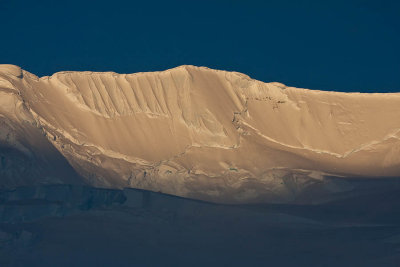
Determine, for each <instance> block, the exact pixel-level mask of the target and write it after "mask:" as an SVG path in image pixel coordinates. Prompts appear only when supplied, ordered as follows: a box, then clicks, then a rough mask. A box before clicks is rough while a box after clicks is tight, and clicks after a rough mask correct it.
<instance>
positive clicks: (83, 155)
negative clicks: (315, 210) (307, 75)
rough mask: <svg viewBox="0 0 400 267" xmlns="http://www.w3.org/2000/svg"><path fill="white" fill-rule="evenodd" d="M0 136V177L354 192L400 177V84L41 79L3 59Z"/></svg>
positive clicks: (210, 195)
mask: <svg viewBox="0 0 400 267" xmlns="http://www.w3.org/2000/svg"><path fill="white" fill-rule="evenodd" d="M0 146H1V149H0V151H1V153H0V156H1V162H0V164H2V165H1V166H2V167H1V168H0V170H1V171H0V179H1V181H0V184H1V186H3V187H10V186H18V185H26V184H30V183H80V182H81V183H87V184H90V185H93V186H97V187H110V188H123V187H134V188H141V189H149V190H152V191H161V192H163V193H169V194H174V195H178V196H184V197H190V198H195V199H203V200H209V201H216V202H226V203H245V202H295V201H296V200H299V199H309V200H311V201H313V198H315V199H317V198H321V197H322V198H323V197H324V196H329V195H332V194H338V193H341V192H347V191H351V190H352V187H353V185H352V184H351V183H349V182H347V180H352V179H357V177H359V179H366V178H375V179H378V178H379V179H382V178H388V177H396V176H400V93H398V94H397V93H390V94H389V93H387V94H386V93H385V94H366V93H339V92H326V91H317V90H307V89H298V88H293V87H286V86H285V85H283V84H280V83H264V82H260V81H257V80H253V79H251V78H249V77H248V76H246V75H244V74H241V73H236V72H227V71H219V70H212V69H208V68H205V67H194V66H180V67H177V68H174V69H170V70H166V71H162V72H149V73H135V74H116V73H113V72H105V73H96V72H59V73H56V74H54V75H52V76H50V77H47V76H46V77H41V78H38V77H37V76H35V75H33V74H31V73H29V72H27V71H24V70H21V69H20V68H19V67H17V66H13V65H0ZM10 155H17V156H15V157H16V158H17V159H18V160H11V158H12V156H10ZM10 162H12V163H10ZM19 162H20V163H19ZM26 162H28V163H29V164H28V163H26ZM14 165H17V166H19V167H20V168H22V170H20V169H18V168H16V167H15V166H14ZM71 166H72V168H71ZM78 174H79V175H78ZM332 177H336V178H335V179H333V178H332ZM350 177H351V179H350ZM361 177H362V178H361ZM314 196H315V197H314Z"/></svg>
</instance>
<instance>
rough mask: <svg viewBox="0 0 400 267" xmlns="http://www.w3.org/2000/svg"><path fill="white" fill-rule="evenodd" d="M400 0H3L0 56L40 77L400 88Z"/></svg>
mask: <svg viewBox="0 0 400 267" xmlns="http://www.w3.org/2000/svg"><path fill="white" fill-rule="evenodd" d="M300 2H301V3H300ZM397 2H398V1H362V0H355V1H351V0H349V1H332V2H330V1H294V0H293V1H284V0H281V1H256V0H242V1H239V0H230V1H229V0H214V1H207V0H202V1H190V0H186V1H177V0H168V1H149V0H147V1H140V2H139V1H121V0H113V1H110V0H109V1H103V0H98V1H85V0H81V1H78V0H71V1H54V0H52V1H48V0H41V1H24V0H21V1H13V0H0V25H1V27H0V29H1V35H0V63H12V64H16V65H19V66H21V67H23V68H24V69H26V70H28V71H30V72H33V73H35V74H37V75H39V76H43V75H49V74H52V73H54V72H56V71H61V70H92V71H109V70H112V71H115V72H119V73H132V72H138V71H152V70H163V69H167V68H171V67H175V66H178V65H182V64H192V65H201V66H208V67H211V68H217V69H225V70H235V71H239V72H243V73H246V74H248V75H250V76H251V77H253V78H256V79H259V80H262V81H266V82H267V81H279V82H282V83H285V84H287V85H291V86H297V87H305V88H314V89H323V90H338V91H364V92H373V91H374V92H393V91H400V49H399V48H400V19H399V17H400V4H399V3H397Z"/></svg>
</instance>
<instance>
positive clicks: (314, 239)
mask: <svg viewBox="0 0 400 267" xmlns="http://www.w3.org/2000/svg"><path fill="white" fill-rule="evenodd" d="M399 200H400V196H399V192H397V191H393V192H386V193H384V194H376V195H369V196H368V197H365V196H360V197H358V198H355V199H351V200H348V199H347V200H343V201H337V202H335V203H331V204H325V205H318V206H290V205H252V206H225V205H216V204H210V203H205V202H199V201H193V200H188V199H184V198H178V197H172V196H168V195H163V194H159V193H152V192H147V191H140V190H133V189H129V190H124V191H119V190H103V189H93V188H89V187H81V186H65V185H63V186H43V187H24V188H18V189H16V190H13V191H3V192H1V193H0V203H1V204H0V266H398V264H399V262H400V254H399V249H400V201H399Z"/></svg>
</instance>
